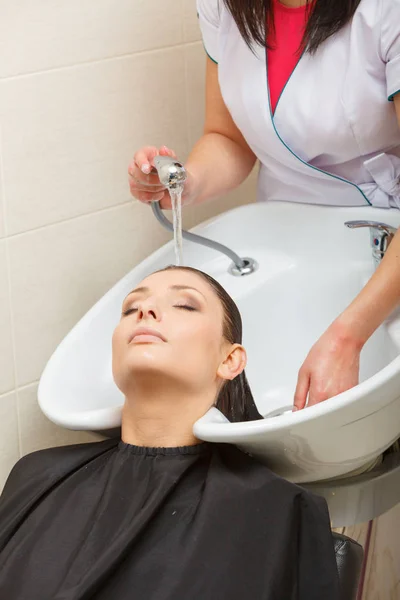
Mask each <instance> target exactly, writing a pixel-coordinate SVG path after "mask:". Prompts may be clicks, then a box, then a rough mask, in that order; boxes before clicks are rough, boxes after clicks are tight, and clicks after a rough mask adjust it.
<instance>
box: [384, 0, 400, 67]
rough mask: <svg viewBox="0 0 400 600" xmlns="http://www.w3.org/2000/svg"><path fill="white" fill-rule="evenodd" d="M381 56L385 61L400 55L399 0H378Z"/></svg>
mask: <svg viewBox="0 0 400 600" xmlns="http://www.w3.org/2000/svg"><path fill="white" fill-rule="evenodd" d="M380 1H381V15H380V31H381V48H382V57H383V59H384V60H385V62H389V61H391V60H393V59H394V58H395V57H397V56H399V55H400V0H380Z"/></svg>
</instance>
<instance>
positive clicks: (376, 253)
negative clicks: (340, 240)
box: [345, 221, 397, 266]
mask: <svg viewBox="0 0 400 600" xmlns="http://www.w3.org/2000/svg"><path fill="white" fill-rule="evenodd" d="M345 225H346V227H350V229H359V228H361V227H369V230H370V235H371V246H372V256H373V258H374V261H375V264H376V265H377V266H378V265H379V263H380V262H381V260H382V258H383V257H384V256H385V253H386V251H387V249H388V248H389V245H390V243H391V241H392V240H393V238H394V236H395V234H396V232H397V229H396V228H395V227H392V226H391V225H387V224H386V223H380V222H379V221H346V223H345Z"/></svg>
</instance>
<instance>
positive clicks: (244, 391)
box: [156, 265, 263, 423]
mask: <svg viewBox="0 0 400 600" xmlns="http://www.w3.org/2000/svg"><path fill="white" fill-rule="evenodd" d="M163 271H189V272H191V273H195V274H196V275H199V276H200V277H202V278H203V279H204V280H205V281H206V282H207V283H208V284H209V285H210V287H211V288H212V289H213V291H214V292H215V293H216V295H217V296H218V298H219V300H220V302H221V304H222V308H223V311H224V322H223V329H222V335H223V336H224V338H225V339H226V340H227V342H229V343H230V344H241V343H242V330H243V327H242V317H241V316H240V312H239V309H238V307H237V306H236V304H235V302H234V301H233V300H232V298H231V297H230V295H229V294H228V292H226V291H225V290H224V288H223V287H222V285H221V284H219V283H218V281H216V280H215V279H214V278H213V277H211V276H210V275H208V274H207V273H204V272H203V271H199V270H198V269H194V268H193V267H178V266H175V265H170V266H168V267H165V268H164V269H160V270H159V271H156V272H157V273H160V272H163ZM215 406H216V408H218V409H219V410H220V411H221V412H222V414H223V415H225V417H226V418H227V419H229V421H231V422H232V423H237V422H240V421H253V420H257V419H262V418H263V417H262V416H261V415H260V413H259V412H258V410H257V407H256V405H255V402H254V398H253V394H252V393H251V389H250V386H249V382H248V381H247V377H246V374H245V372H244V371H242V373H241V374H240V375H238V376H237V377H235V379H232V380H231V381H226V382H225V383H224V386H223V387H222V388H221V390H220V392H219V394H218V397H217V399H216V402H215Z"/></svg>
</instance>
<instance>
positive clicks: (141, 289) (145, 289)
mask: <svg viewBox="0 0 400 600" xmlns="http://www.w3.org/2000/svg"><path fill="white" fill-rule="evenodd" d="M168 289H169V290H178V291H181V290H194V291H195V292H198V293H199V294H201V295H202V296H203V298H204V300H207V298H206V297H205V296H204V294H203V293H202V292H200V290H198V289H197V288H195V287H191V286H190V285H171V286H170V287H169V288H168ZM149 291H150V289H149V288H148V287H138V288H136V289H135V290H132V291H131V292H129V294H128V295H127V296H126V298H129V296H131V295H132V294H145V293H147V292H149ZM126 298H125V300H126Z"/></svg>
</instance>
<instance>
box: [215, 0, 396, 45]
mask: <svg viewBox="0 0 400 600" xmlns="http://www.w3.org/2000/svg"><path fill="white" fill-rule="evenodd" d="M387 1H389V2H390V0H387ZM223 2H224V3H225V5H226V7H227V8H228V10H229V12H230V13H231V14H232V16H233V18H234V20H235V22H236V25H237V27H238V29H239V31H240V34H241V35H242V37H243V39H244V40H245V42H246V44H247V45H248V46H249V47H250V48H251V47H252V46H253V44H254V43H255V44H256V45H260V46H267V47H269V45H268V40H267V31H271V30H273V28H274V10H273V5H274V0H223ZM360 2H361V0H315V2H314V3H313V1H312V0H307V5H308V6H309V18H308V21H307V26H306V30H305V32H304V37H303V41H302V44H301V47H300V50H301V51H303V50H304V51H308V52H310V53H311V54H314V53H315V52H316V50H317V49H318V48H319V46H320V45H321V44H323V42H325V41H326V40H327V39H328V38H330V37H331V36H332V35H334V34H335V33H337V32H338V31H340V30H341V29H342V28H343V27H344V26H345V25H347V23H348V22H349V21H350V20H351V19H352V17H353V16H354V13H355V12H356V10H357V8H358V5H359V4H360ZM267 28H268V29H267Z"/></svg>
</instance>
